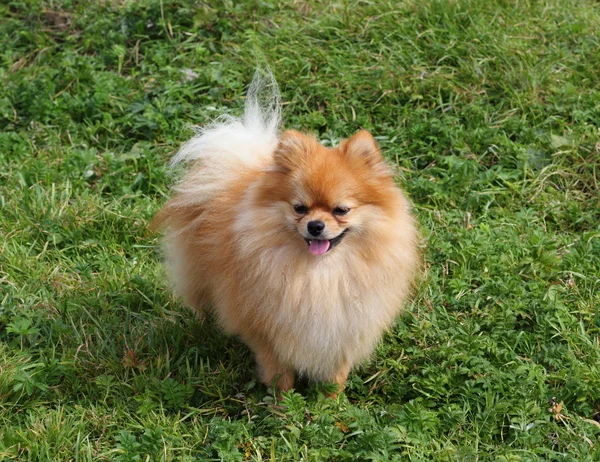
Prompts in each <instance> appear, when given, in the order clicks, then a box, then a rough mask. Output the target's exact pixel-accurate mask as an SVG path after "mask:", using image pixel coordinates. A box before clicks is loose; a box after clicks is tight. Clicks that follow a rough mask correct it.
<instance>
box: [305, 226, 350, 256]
mask: <svg viewBox="0 0 600 462" xmlns="http://www.w3.org/2000/svg"><path fill="white" fill-rule="evenodd" d="M347 231H348V230H347V229H345V230H344V231H342V232H341V233H340V234H338V235H337V236H336V237H334V238H333V239H306V238H304V240H305V241H306V243H307V244H308V251H309V252H310V253H312V254H313V255H323V254H324V253H326V252H328V251H330V250H331V249H333V248H334V247H335V246H336V245H338V244H339V243H340V242H341V241H342V239H343V238H344V235H345V234H346V232H347Z"/></svg>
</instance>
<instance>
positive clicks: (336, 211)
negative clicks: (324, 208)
mask: <svg viewBox="0 0 600 462" xmlns="http://www.w3.org/2000/svg"><path fill="white" fill-rule="evenodd" d="M349 211H350V209H349V208H348V207H336V208H334V209H333V212H332V213H333V214H334V215H339V216H342V215H346V214H347V213H348V212H349Z"/></svg>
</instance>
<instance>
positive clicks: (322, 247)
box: [308, 239, 329, 255]
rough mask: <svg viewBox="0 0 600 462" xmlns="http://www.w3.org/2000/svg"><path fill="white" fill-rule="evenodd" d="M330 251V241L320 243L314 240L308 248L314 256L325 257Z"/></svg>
mask: <svg viewBox="0 0 600 462" xmlns="http://www.w3.org/2000/svg"><path fill="white" fill-rule="evenodd" d="M328 250H329V241H328V240H323V241H318V240H316V239H313V240H312V241H310V245H309V246H308V251H309V252H310V253H312V254H313V255H323V254H324V253H325V252H327V251H328Z"/></svg>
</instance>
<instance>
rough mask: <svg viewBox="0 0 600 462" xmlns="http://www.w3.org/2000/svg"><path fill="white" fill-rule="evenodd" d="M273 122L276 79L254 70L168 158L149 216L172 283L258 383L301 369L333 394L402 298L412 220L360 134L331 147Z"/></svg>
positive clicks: (411, 266)
mask: <svg viewBox="0 0 600 462" xmlns="http://www.w3.org/2000/svg"><path fill="white" fill-rule="evenodd" d="M265 95H266V98H265ZM280 120H281V116H280V101H279V91H278V88H277V84H276V83H275V81H274V79H273V77H272V74H271V73H270V72H267V73H266V76H265V75H264V72H263V73H261V72H259V71H257V73H256V75H255V77H254V79H253V81H252V84H251V86H250V89H249V92H248V96H247V99H246V106H245V113H244V115H243V117H241V118H236V117H226V118H221V119H218V120H217V121H216V122H214V123H213V124H212V125H209V126H208V127H206V128H204V129H201V130H200V131H199V133H198V134H197V135H196V136H195V137H194V138H192V139H191V140H190V141H188V142H187V143H186V144H185V145H184V146H183V147H182V149H181V150H180V152H179V153H178V154H177V155H176V156H175V158H174V159H173V163H179V162H185V164H186V172H185V174H184V176H183V178H182V179H181V180H180V181H179V182H178V183H177V184H176V185H175V186H174V187H173V194H172V198H171V199H170V200H169V201H168V202H167V203H166V205H165V206H164V207H163V209H162V210H161V211H160V212H159V214H158V215H157V218H156V220H157V221H158V223H159V224H160V225H161V226H162V227H163V228H164V230H165V238H164V244H165V249H166V260H167V264H168V267H169V269H170V274H171V277H172V280H173V284H174V286H175V290H176V292H177V293H178V294H179V295H180V296H182V297H183V299H184V301H185V302H186V303H187V304H188V305H190V306H191V307H193V308H195V309H196V310H198V311H199V312H203V311H205V310H210V311H212V312H213V313H214V315H215V317H216V319H217V321H218V323H219V325H220V326H221V327H222V328H223V330H224V331H225V332H227V333H229V334H233V335H237V336H238V337H239V338H240V339H241V340H242V341H244V342H245V343H246V344H247V345H248V347H250V349H251V350H252V351H253V352H254V354H255V355H256V360H257V362H258V366H259V370H260V379H261V381H262V382H264V383H265V384H266V385H275V386H276V387H277V389H278V390H279V392H281V391H284V390H289V389H290V388H292V387H293V385H294V377H295V374H296V373H297V374H299V375H301V376H304V377H307V378H308V379H309V380H313V381H325V382H334V383H336V384H337V385H338V386H339V389H340V390H341V389H342V388H343V386H344V383H345V381H346V379H347V377H348V373H349V372H350V370H351V368H352V367H353V366H354V365H355V364H357V363H358V362H360V361H362V360H364V359H365V358H367V357H368V356H369V355H370V354H371V353H372V351H373V350H374V348H375V346H376V343H377V341H378V340H379V339H380V337H381V335H382V333H383V332H384V330H385V329H386V328H388V327H390V325H391V324H392V323H393V321H394V318H395V317H396V315H397V314H398V313H399V311H400V310H401V309H402V305H403V304H404V302H405V300H406V298H407V296H408V295H409V292H410V290H411V286H412V284H413V281H414V278H415V274H416V271H417V267H418V262H419V255H418V251H417V240H418V239H417V238H418V236H417V231H416V227H415V221H414V219H413V217H412V215H411V211H410V206H409V203H408V201H407V200H406V198H405V196H404V194H403V193H402V191H401V190H400V189H399V188H398V187H397V186H396V184H395V182H394V178H393V175H392V171H391V169H390V168H389V167H388V165H387V164H386V162H385V161H384V159H383V157H382V155H381V153H380V151H379V148H378V146H377V143H376V142H375V140H374V138H373V136H371V134H370V133H369V132H367V131H365V130H361V131H359V132H358V133H356V134H355V135H353V136H352V137H351V138H349V139H347V140H342V141H341V142H340V144H339V146H338V147H333V148H328V147H325V146H323V145H321V144H320V143H319V142H318V140H317V139H316V138H315V137H314V136H312V135H307V134H303V133H300V132H298V131H295V130H287V131H284V132H282V133H280V132H279V126H280ZM333 395H335V393H333Z"/></svg>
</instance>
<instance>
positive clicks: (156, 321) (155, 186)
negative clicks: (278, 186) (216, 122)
mask: <svg viewBox="0 0 600 462" xmlns="http://www.w3.org/2000/svg"><path fill="white" fill-rule="evenodd" d="M0 18H2V19H0V36H1V37H2V47H0V82H1V85H0V207H1V209H0V210H1V211H0V459H1V460H44V461H46V460H48V461H49V460H52V461H58V460H117V461H135V460H140V461H142V460H144V461H146V460H177V461H181V460H185V461H192V460H225V461H230V460H278V461H285V460H289V461H298V460H339V461H342V460H385V461H387V460H424V461H431V460H435V461H450V460H457V461H469V460H472V461H475V460H479V461H482V460H504V461H517V460H521V461H535V460H555V461H559V460H561V461H562V460H565V461H567V460H570V461H594V460H600V423H599V420H600V342H599V332H600V315H599V306H600V279H599V277H600V225H599V223H600V199H599V198H600V193H599V182H600V136H599V135H600V132H599V129H598V125H599V124H600V83H599V82H600V81H599V76H598V70H599V69H600V41H599V39H598V30H600V5H599V4H598V2H595V1H593V0H581V1H578V2H572V1H567V0H540V1H526V0H515V1H507V0H505V1H497V2H490V1H487V0H453V1H449V0H439V1H434V0H422V1H416V0H405V1H391V0H389V1H382V2H367V1H354V0H347V1H340V2H326V1H322V2H317V1H314V2H313V1H310V2H304V1H300V0H293V1H287V0H286V1H281V2H277V1H273V0H257V1H244V2H241V1H240V2H237V1H236V2H234V1H217V2H207V3H199V2H194V1H191V0H175V1H167V0H163V1H158V0H144V1H139V2H133V1H117V0H112V1H111V0H104V1H97V2H84V1H68V0H64V1H61V0H52V1H51V0H48V1H40V0H35V1H25V0H11V1H8V2H3V3H2V5H0ZM260 62H268V63H269V64H270V66H271V68H272V70H273V72H274V73H275V75H276V77H277V79H278V81H279V83H280V86H281V90H282V94H283V99H284V101H285V105H284V121H285V125H286V127H288V128H297V129H303V130H306V131H309V132H313V133H315V134H316V135H317V136H318V137H319V138H320V139H321V140H322V141H323V142H324V143H337V142H338V141H339V139H340V138H343V137H347V136H349V135H351V134H352V133H354V132H355V131H357V130H358V129H360V128H366V129H368V130H370V131H371V132H372V133H373V134H374V135H375V136H376V137H377V139H378V141H379V143H380V144H381V147H382V149H383V151H384V153H385V155H386V157H387V158H388V159H389V161H390V162H391V163H392V164H394V165H395V167H396V168H397V173H398V181H399V183H400V184H402V186H403V187H404V189H406V191H407V192H408V194H409V196H410V198H411V201H412V203H413V206H414V210H415V213H416V215H417V217H418V220H419V223H420V228H421V230H422V234H423V252H424V260H425V271H424V275H423V277H422V280H421V281H420V283H419V287H418V289H417V291H416V293H415V297H414V300H413V301H412V303H411V304H410V306H409V307H408V309H407V311H406V313H405V314H404V315H403V316H402V317H400V318H399V319H398V322H397V324H396V325H395V326H394V328H393V330H392V331H391V332H390V333H389V334H387V335H386V336H385V337H384V339H383V341H382V342H381V344H380V345H379V347H378V349H377V351H376V354H375V355H374V356H373V358H372V360H371V361H370V362H368V363H366V364H364V365H363V366H362V367H360V368H359V369H357V370H355V371H354V372H353V373H352V374H351V377H350V380H349V383H348V387H347V389H346V392H345V394H342V395H341V396H340V397H339V398H338V399H337V400H328V399H324V398H323V396H322V394H321V393H320V391H319V389H318V387H316V386H314V385H308V386H305V387H303V388H302V389H299V390H298V391H295V392H291V393H289V394H288V395H287V396H286V399H285V401H284V406H283V407H277V406H275V405H274V401H273V396H274V392H273V391H272V390H268V389H266V388H265V387H263V386H262V385H260V384H258V383H257V381H256V373H255V370H254V364H253V359H252V356H251V355H250V353H249V351H248V350H247V349H246V348H245V347H243V346H242V345H241V344H240V343H239V342H238V341H236V340H235V339H231V338H227V337H225V336H224V335H222V334H221V333H219V332H218V330H216V329H215V326H214V324H212V323H211V322H206V323H204V324H201V323H200V322H199V321H198V320H197V319H196V318H195V317H194V316H192V315H191V314H190V313H189V312H188V311H187V310H186V309H185V308H184V307H183V306H182V304H181V302H180V301H179V300H177V299H175V298H174V297H173V296H172V295H171V293H170V291H169V290H168V283H167V281H166V278H165V273H164V269H163V267H162V266H161V263H160V253H159V250H158V245H157V244H158V236H157V235H156V234H153V233H152V232H151V231H149V230H148V228H147V225H148V222H149V220H150V219H151V217H152V216H153V214H154V213H155V211H156V210H157V209H158V208H159V207H160V205H161V204H162V203H164V202H165V200H166V197H167V194H168V188H169V184H170V183H171V182H172V180H173V174H172V173H171V172H170V171H169V170H168V168H167V166H166V165H167V162H168V160H169V158H170V157H171V156H172V155H173V154H174V153H175V152H176V151H177V149H178V146H180V144H181V143H182V142H183V141H184V140H185V139H186V138H188V137H189V136H190V135H191V134H192V130H191V125H193V124H203V123H206V122H207V121H210V120H211V119H213V118H214V117H216V116H218V115H220V114H223V113H231V114H239V113H240V111H241V108H242V107H243V94H244V92H245V90H246V87H247V85H248V83H249V82H250V79H251V77H252V74H253V71H254V68H255V67H256V64H257V63H260Z"/></svg>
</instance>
